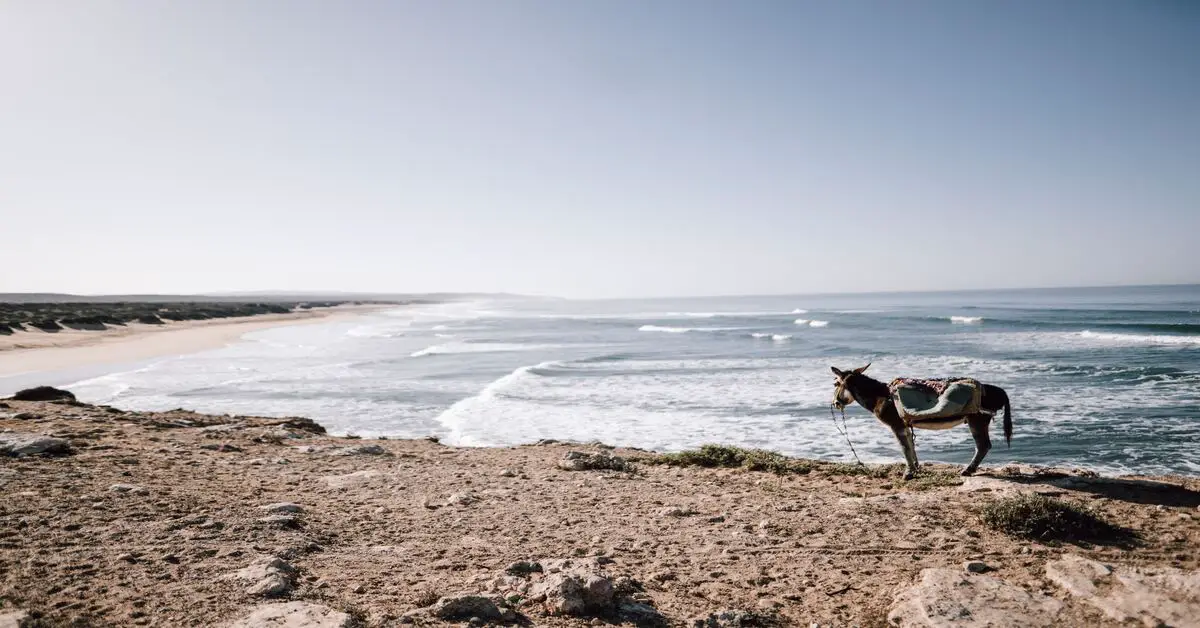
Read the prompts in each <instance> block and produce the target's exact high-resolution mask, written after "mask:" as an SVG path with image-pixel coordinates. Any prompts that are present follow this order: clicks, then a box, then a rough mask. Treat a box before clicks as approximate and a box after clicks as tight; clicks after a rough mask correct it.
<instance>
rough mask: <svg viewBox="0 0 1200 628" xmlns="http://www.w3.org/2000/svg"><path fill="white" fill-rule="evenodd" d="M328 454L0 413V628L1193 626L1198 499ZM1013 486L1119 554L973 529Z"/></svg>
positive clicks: (24, 408)
mask: <svg viewBox="0 0 1200 628" xmlns="http://www.w3.org/2000/svg"><path fill="white" fill-rule="evenodd" d="M321 432H323V430H321V429H320V427H319V426H317V425H315V424H313V423H312V422H310V421H306V420H284V419H263V418H249V417H232V416H207V415H199V414H194V413H191V412H186V411H181V410H179V411H172V412H161V413H134V412H123V411H121V410H117V409H113V408H106V407H97V406H89V405H82V404H75V403H71V402H68V401H60V402H44V401H40V402H35V401H28V402H25V401H13V400H7V401H4V402H3V405H2V406H0V494H2V495H3V499H2V500H0V626H58V625H72V626H108V625H122V626H123V625H156V626H218V625H232V626H243V627H251V626H263V627H265V626H282V625H288V626H355V625H361V626H391V625H400V624H416V625H443V624H458V625H461V624H463V623H468V622H469V623H474V624H485V623H486V624H501V623H508V624H514V625H537V626H589V625H609V624H614V625H615V624H624V625H669V626H710V627H718V626H760V625H775V626H810V625H812V624H819V625H820V626H885V625H899V626H926V625H930V626H932V625H955V626H1051V625H1055V626H1124V625H1140V624H1144V625H1147V626H1154V625H1171V626H1200V575H1198V573H1200V572H1197V562H1198V561H1200V552H1198V545H1197V542H1198V541H1200V510H1197V507H1198V506H1200V492H1198V491H1200V480H1198V479H1196V478H1182V477H1164V478H1142V479H1136V480H1135V479H1119V480H1118V479H1106V478H1097V477H1093V476H1090V475H1088V474H1085V473H1078V472H1075V473H1056V472H1046V471H1037V470H1032V469H1027V468H1016V469H1014V468H1008V469H1003V470H993V473H992V474H990V475H983V476H982V477H977V478H972V479H970V480H968V481H967V482H966V483H963V484H959V483H957V482H956V481H935V482H924V483H921V482H914V483H904V482H902V481H900V480H899V479H898V478H896V477H878V476H879V475H880V474H879V473H876V474H872V475H848V474H847V469H846V468H845V466H844V465H814V467H813V468H812V470H811V471H809V472H807V473H803V474H795V473H793V474H787V475H776V474H772V473H769V472H763V471H751V470H746V469H740V468H739V469H730V468H696V467H686V468H679V467H672V466H666V465H662V464H648V463H647V459H648V458H650V457H651V454H650V453H649V452H641V451H632V450H611V449H609V448H606V447H603V446H600V445H579V444H563V443H542V444H538V445H530V446H524V447H516V448H505V449H459V448H453V447H446V446H443V445H440V444H438V443H437V442H434V441H432V440H404V441H398V440H371V441H368V440H358V439H352V438H335V437H329V436H326V435H324V434H323V433H321ZM571 452H579V453H571ZM594 455H595V457H593V456H594ZM614 455H615V456H619V457H620V458H623V459H625V460H627V461H632V463H631V465H630V466H628V467H623V466H622V464H621V461H620V460H614V459H612V458H610V456H614ZM595 467H601V468H595ZM603 467H610V468H603ZM932 470H933V471H938V470H939V469H937V468H934V469H932ZM938 477H944V476H938ZM1022 491H1025V492H1028V491H1036V492H1041V493H1045V494H1050V495H1056V496H1058V497H1061V498H1064V499H1068V500H1073V501H1076V502H1080V503H1084V504H1086V505H1088V506H1091V507H1093V508H1094V509H1095V510H1096V511H1097V512H1098V513H1100V514H1101V515H1102V516H1104V517H1105V518H1106V519H1108V520H1109V521H1112V522H1116V523H1119V524H1120V525H1121V526H1124V527H1125V528H1127V529H1128V530H1129V531H1130V532H1131V533H1132V534H1133V535H1134V536H1132V537H1130V538H1131V539H1133V540H1127V541H1122V542H1120V543H1117V544H1115V545H1106V544H1082V545H1075V544H1040V543H1036V542H1031V541H1026V540H1020V539H1014V538H1010V537H1009V536H1007V535H1005V534H1003V533H1001V532H998V531H995V530H992V529H990V528H989V527H987V526H986V525H984V524H983V523H982V522H981V519H980V517H979V514H978V513H979V508H980V506H982V505H983V504H985V503H987V502H988V501H990V500H995V499H998V498H999V497H1001V496H1004V495H1008V494H1012V493H1015V492H1022ZM287 622H290V623H287Z"/></svg>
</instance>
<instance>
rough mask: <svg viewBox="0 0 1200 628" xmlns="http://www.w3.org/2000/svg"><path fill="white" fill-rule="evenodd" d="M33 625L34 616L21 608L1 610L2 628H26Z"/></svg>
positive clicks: (0, 622) (0, 623) (0, 626)
mask: <svg viewBox="0 0 1200 628" xmlns="http://www.w3.org/2000/svg"><path fill="white" fill-rule="evenodd" d="M27 626H33V618H32V617H30V616H29V612H28V611H24V610H21V609H17V610H11V611H0V628H26V627H27Z"/></svg>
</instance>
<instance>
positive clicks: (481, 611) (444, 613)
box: [428, 594, 500, 620]
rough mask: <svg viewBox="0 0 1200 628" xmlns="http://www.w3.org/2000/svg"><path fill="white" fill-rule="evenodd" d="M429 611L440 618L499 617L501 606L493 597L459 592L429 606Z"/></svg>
mask: <svg viewBox="0 0 1200 628" xmlns="http://www.w3.org/2000/svg"><path fill="white" fill-rule="evenodd" d="M428 610H429V612H430V613H431V614H432V615H433V616H434V617H437V618H439V619H451V620H453V619H459V620H461V619H467V618H472V617H473V618H478V619H485V618H486V619H499V618H500V608H499V607H497V606H496V603H495V602H494V601H492V599H491V598H489V597H487V596H484V595H476V594H458V595H451V596H447V597H443V598H441V599H439V600H438V601H437V602H435V603H434V604H433V606H431V607H429V609H428Z"/></svg>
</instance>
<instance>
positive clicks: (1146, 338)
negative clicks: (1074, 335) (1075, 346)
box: [1078, 329, 1200, 347]
mask: <svg viewBox="0 0 1200 628" xmlns="http://www.w3.org/2000/svg"><path fill="white" fill-rule="evenodd" d="M1078 335H1079V337H1080V338H1087V339H1089V340H1097V341H1101V342H1109V343H1119V344H1138V345H1147V344H1149V345H1182V346H1187V345H1191V346H1197V347H1200V336H1168V335H1164V334H1156V335H1148V334H1147V335H1143V334H1110V333H1103V332H1095V331H1091V330H1087V329H1085V330H1083V331H1081V332H1079V334H1078Z"/></svg>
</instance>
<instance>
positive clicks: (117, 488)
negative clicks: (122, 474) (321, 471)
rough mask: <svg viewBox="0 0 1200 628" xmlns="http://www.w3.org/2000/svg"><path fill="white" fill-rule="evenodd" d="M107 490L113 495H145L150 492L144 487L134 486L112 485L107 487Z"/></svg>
mask: <svg viewBox="0 0 1200 628" xmlns="http://www.w3.org/2000/svg"><path fill="white" fill-rule="evenodd" d="M108 490H109V491H110V492H113V493H132V494H134V495H145V494H146V493H149V492H150V491H148V490H146V487H144V486H138V485H136V484H113V485H112V486H110V487H108Z"/></svg>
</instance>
